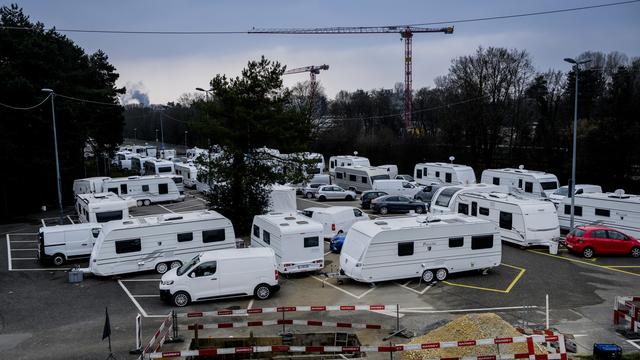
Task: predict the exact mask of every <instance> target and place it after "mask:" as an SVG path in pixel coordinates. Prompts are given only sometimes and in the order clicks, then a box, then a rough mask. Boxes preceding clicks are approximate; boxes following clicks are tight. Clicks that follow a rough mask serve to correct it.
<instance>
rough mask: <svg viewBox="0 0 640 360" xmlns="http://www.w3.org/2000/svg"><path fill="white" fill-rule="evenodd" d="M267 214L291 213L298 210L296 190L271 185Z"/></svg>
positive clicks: (285, 186) (284, 186)
mask: <svg viewBox="0 0 640 360" xmlns="http://www.w3.org/2000/svg"><path fill="white" fill-rule="evenodd" d="M269 191H270V192H269V206H268V210H267V212H291V211H296V209H297V208H298V206H297V204H296V188H294V187H291V186H287V185H279V184H275V185H271V188H270V190H269Z"/></svg>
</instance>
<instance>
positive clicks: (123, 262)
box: [88, 210, 236, 276]
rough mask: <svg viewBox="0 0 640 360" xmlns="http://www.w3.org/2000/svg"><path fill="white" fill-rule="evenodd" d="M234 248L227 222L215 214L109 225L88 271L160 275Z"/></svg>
mask: <svg viewBox="0 0 640 360" xmlns="http://www.w3.org/2000/svg"><path fill="white" fill-rule="evenodd" d="M235 247H236V242H235V233H234V231H233V225H231V221H229V219H227V218H226V217H224V216H222V215H220V214H219V213H217V212H215V211H208V210H205V211H194V212H188V213H180V214H163V215H158V216H151V217H140V218H134V219H127V220H122V221H112V222H109V223H106V224H105V225H104V226H103V227H102V232H101V233H100V236H98V239H97V240H96V243H95V245H94V246H93V251H92V252H91V259H90V260H89V269H88V270H89V271H90V272H91V273H93V274H95V275H98V276H109V275H117V274H126V273H132V272H138V271H147V270H154V269H155V271H156V272H158V273H160V274H164V273H165V272H167V270H169V269H170V268H177V267H180V266H181V265H182V264H183V263H187V262H188V261H189V260H191V259H193V257H194V256H196V255H197V254H199V253H201V252H203V251H210V250H222V249H233V248H235Z"/></svg>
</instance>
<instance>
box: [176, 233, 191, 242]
mask: <svg viewBox="0 0 640 360" xmlns="http://www.w3.org/2000/svg"><path fill="white" fill-rule="evenodd" d="M191 240H193V233H192V232H188V233H182V234H178V242H185V241H191Z"/></svg>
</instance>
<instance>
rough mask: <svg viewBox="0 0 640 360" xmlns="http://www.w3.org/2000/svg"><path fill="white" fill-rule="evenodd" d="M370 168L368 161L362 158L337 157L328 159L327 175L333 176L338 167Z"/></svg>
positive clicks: (351, 156)
mask: <svg viewBox="0 0 640 360" xmlns="http://www.w3.org/2000/svg"><path fill="white" fill-rule="evenodd" d="M356 165H360V166H371V163H370V162H369V159H367V158H366V157H362V156H353V155H337V156H332V157H330V158H329V174H330V175H335V173H336V171H335V170H336V168H337V167H338V166H356Z"/></svg>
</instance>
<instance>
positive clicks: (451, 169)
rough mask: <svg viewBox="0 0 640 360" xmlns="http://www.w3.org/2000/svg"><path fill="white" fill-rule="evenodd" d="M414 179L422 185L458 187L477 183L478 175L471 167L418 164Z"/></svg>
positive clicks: (436, 163)
mask: <svg viewBox="0 0 640 360" xmlns="http://www.w3.org/2000/svg"><path fill="white" fill-rule="evenodd" d="M413 178H414V179H415V180H416V182H417V183H418V184H420V185H433V184H445V185H446V184H450V185H456V184H474V183H475V182H476V174H475V173H474V172H473V168H472V167H471V166H467V165H460V164H451V163H440V162H427V163H418V164H416V166H415V167H414V169H413Z"/></svg>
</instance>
